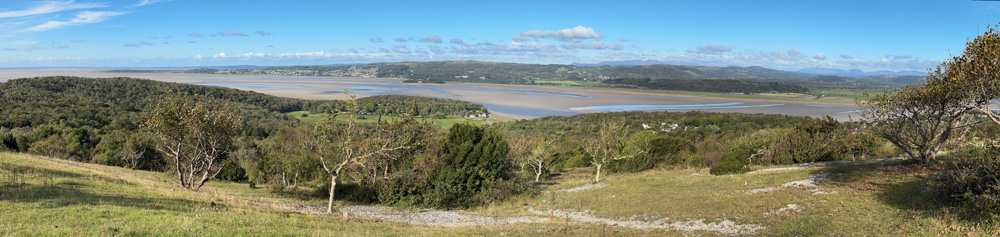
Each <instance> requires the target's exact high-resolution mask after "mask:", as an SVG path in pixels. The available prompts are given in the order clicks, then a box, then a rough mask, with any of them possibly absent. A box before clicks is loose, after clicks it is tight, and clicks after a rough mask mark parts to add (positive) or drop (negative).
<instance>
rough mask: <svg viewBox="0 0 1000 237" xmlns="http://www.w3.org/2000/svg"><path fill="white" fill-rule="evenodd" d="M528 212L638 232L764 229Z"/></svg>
mask: <svg viewBox="0 0 1000 237" xmlns="http://www.w3.org/2000/svg"><path fill="white" fill-rule="evenodd" d="M528 212H531V213H533V214H536V215H551V216H553V217H558V218H564V219H568V220H571V221H574V222H580V223H593V224H604V225H611V226H618V227H626V228H632V229H639V230H650V229H661V230H676V231H682V232H687V233H691V232H694V231H710V232H715V233H717V234H720V235H756V234H757V233H758V232H760V231H761V230H764V229H766V227H764V226H762V225H758V224H742V225H741V224H736V222H734V221H730V220H722V221H719V222H705V219H697V220H689V221H674V222H671V221H670V218H663V219H658V220H652V221H643V220H639V218H637V217H632V218H630V219H628V220H615V219H608V218H602V217H596V216H594V215H591V214H590V213H588V212H586V211H583V212H573V211H563V210H546V211H539V210H535V209H534V208H531V207H528Z"/></svg>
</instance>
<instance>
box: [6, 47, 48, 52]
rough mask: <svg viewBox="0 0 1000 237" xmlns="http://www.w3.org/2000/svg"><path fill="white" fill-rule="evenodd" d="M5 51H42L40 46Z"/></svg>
mask: <svg viewBox="0 0 1000 237" xmlns="http://www.w3.org/2000/svg"><path fill="white" fill-rule="evenodd" d="M3 50H4V51H24V52H31V51H35V50H41V48H38V46H36V45H28V46H25V47H24V48H4V49H3Z"/></svg>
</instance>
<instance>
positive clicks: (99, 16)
mask: <svg viewBox="0 0 1000 237" xmlns="http://www.w3.org/2000/svg"><path fill="white" fill-rule="evenodd" d="M123 14H127V12H111V11H98V12H92V11H85V12H81V13H79V14H77V15H76V18H73V19H72V20H70V21H48V22H46V23H45V24H41V25H37V26H34V27H31V28H28V29H27V30H28V31H47V30H52V29H55V28H59V27H63V26H72V25H83V24H90V23H98V22H102V21H104V20H107V19H108V18H111V17H114V16H119V15H123Z"/></svg>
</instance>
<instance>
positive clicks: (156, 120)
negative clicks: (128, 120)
mask: <svg viewBox="0 0 1000 237" xmlns="http://www.w3.org/2000/svg"><path fill="white" fill-rule="evenodd" d="M213 102H216V101H210V99H209V98H207V97H200V96H190V95H187V94H183V95H182V94H175V93H168V94H166V95H165V96H164V97H163V98H161V99H160V100H159V101H158V102H157V103H155V104H154V105H153V106H152V108H151V109H150V110H149V112H148V113H146V123H145V124H143V128H144V129H145V130H146V131H148V132H149V133H150V134H152V135H153V137H155V139H156V140H157V146H156V149H157V150H159V151H160V152H162V153H163V154H165V155H166V156H167V157H170V159H171V165H173V168H174V169H175V170H176V172H177V179H178V181H179V182H180V185H181V186H182V187H184V188H187V189H191V190H196V191H197V190H198V189H200V188H201V186H202V185H205V182H206V181H208V180H210V179H212V178H215V176H217V175H219V172H221V171H222V166H223V165H225V164H224V162H226V157H227V156H228V153H229V151H231V150H232V149H233V140H234V139H235V138H236V137H237V136H238V135H239V134H240V132H241V131H242V129H243V117H242V116H240V112H239V111H237V110H235V109H231V108H229V107H228V106H217V105H214V104H218V103H213Z"/></svg>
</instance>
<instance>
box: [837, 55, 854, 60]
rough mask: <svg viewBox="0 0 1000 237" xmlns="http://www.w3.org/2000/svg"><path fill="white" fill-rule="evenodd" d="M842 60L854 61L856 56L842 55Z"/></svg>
mask: <svg viewBox="0 0 1000 237" xmlns="http://www.w3.org/2000/svg"><path fill="white" fill-rule="evenodd" d="M840 58H843V59H854V56H851V55H850V54H841V55H840Z"/></svg>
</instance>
